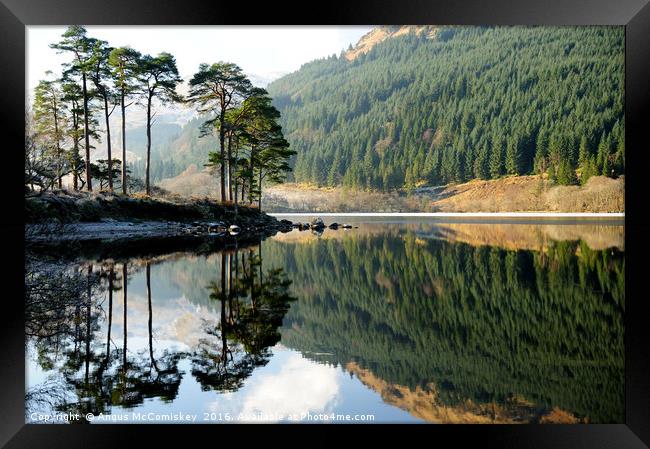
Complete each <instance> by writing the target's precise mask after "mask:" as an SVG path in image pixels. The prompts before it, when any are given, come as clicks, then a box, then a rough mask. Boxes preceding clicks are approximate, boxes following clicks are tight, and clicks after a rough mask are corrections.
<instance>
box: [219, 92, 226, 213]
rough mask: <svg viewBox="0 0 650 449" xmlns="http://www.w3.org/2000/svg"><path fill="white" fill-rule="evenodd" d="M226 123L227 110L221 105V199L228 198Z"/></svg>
mask: <svg viewBox="0 0 650 449" xmlns="http://www.w3.org/2000/svg"><path fill="white" fill-rule="evenodd" d="M225 124H226V111H225V110H224V106H223V105H222V106H221V111H220V115H219V125H220V127H219V147H220V148H219V151H220V154H221V168H220V172H221V201H225V200H226V148H225V142H226V130H225V129H224V126H225Z"/></svg>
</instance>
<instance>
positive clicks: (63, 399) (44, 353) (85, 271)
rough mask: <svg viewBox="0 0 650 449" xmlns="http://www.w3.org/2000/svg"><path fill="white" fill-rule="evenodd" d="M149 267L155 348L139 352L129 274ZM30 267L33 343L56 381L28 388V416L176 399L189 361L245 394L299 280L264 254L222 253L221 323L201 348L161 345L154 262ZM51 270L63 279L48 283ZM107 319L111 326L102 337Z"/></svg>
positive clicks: (203, 375) (210, 385) (215, 292)
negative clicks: (132, 344) (117, 333)
mask: <svg viewBox="0 0 650 449" xmlns="http://www.w3.org/2000/svg"><path fill="white" fill-rule="evenodd" d="M260 251H261V247H260ZM142 269H144V272H145V274H144V277H145V283H146V302H147V314H148V317H147V330H148V338H147V348H146V349H143V350H136V351H133V350H131V349H130V348H129V341H130V339H129V335H130V333H129V311H130V310H131V309H130V303H129V288H128V286H129V278H130V277H132V276H134V275H136V274H137V273H138V272H139V271H141V270H142ZM27 272H28V273H31V274H30V275H29V276H26V280H28V279H31V280H32V281H31V282H30V283H28V286H33V288H32V289H31V290H29V291H28V292H27V294H26V301H27V310H28V319H27V334H28V336H29V342H28V343H29V344H31V345H33V347H34V348H35V350H36V353H37V354H38V357H37V362H38V364H39V366H40V368H41V369H42V370H44V371H47V372H49V373H50V376H49V377H48V381H47V382H44V383H42V384H40V385H38V386H37V387H36V388H32V389H30V390H29V391H28V392H27V397H26V402H27V407H26V409H27V410H26V412H27V415H28V416H30V415H31V413H32V412H33V411H36V410H43V409H45V410H47V411H48V412H53V411H60V412H66V413H78V414H81V415H82V416H84V415H85V414H87V413H93V414H94V415H95V416H97V415H99V414H100V413H103V414H106V413H110V412H111V409H112V408H113V407H123V408H126V409H131V408H133V407H136V406H139V405H141V404H143V403H144V402H145V400H146V399H149V398H158V399H160V400H162V401H164V402H173V401H174V399H175V398H176V397H177V395H178V391H179V386H180V384H181V380H182V378H183V375H184V372H183V371H181V370H179V361H181V360H182V359H189V360H191V363H192V369H191V374H192V376H194V377H195V378H196V379H197V380H198V381H199V382H200V384H201V385H202V386H203V387H204V388H205V389H212V390H217V391H234V390H237V389H238V388H239V387H241V385H242V383H243V381H244V380H245V379H246V378H247V377H249V376H250V375H251V373H252V372H253V370H254V369H255V368H256V367H258V366H263V365H264V364H266V361H267V359H268V358H269V357H270V351H269V348H270V347H271V346H273V345H275V344H276V343H277V342H278V341H279V339H280V334H279V332H278V330H277V328H278V327H279V326H280V325H281V324H282V318H283V317H284V315H285V314H286V312H287V310H288V309H289V304H290V302H291V301H293V300H294V299H295V298H293V297H291V296H290V295H289V294H288V288H289V286H290V284H291V282H290V281H289V280H288V279H287V278H286V276H285V275H284V273H283V270H282V269H270V270H265V269H264V267H263V263H262V258H261V257H260V255H259V253H258V254H255V252H254V251H253V250H248V251H246V252H244V253H242V254H241V263H240V262H239V253H234V257H233V253H222V254H221V267H220V269H219V267H215V270H214V273H215V275H214V277H213V279H212V280H210V281H209V282H206V284H207V288H208V289H209V291H210V292H211V293H210V295H209V300H210V301H212V302H215V303H218V304H220V314H219V318H218V321H217V322H216V323H215V322H213V321H210V320H209V319H204V321H203V323H202V324H203V325H202V329H201V331H202V333H203V335H204V336H203V338H201V339H200V340H199V342H198V344H197V345H196V347H193V348H189V349H188V350H178V349H170V348H162V349H161V350H158V351H157V350H156V349H155V342H154V340H155V338H154V332H153V329H154V306H153V300H152V290H153V288H152V275H151V261H150V260H144V261H141V260H138V261H135V262H129V261H124V262H121V263H117V262H114V261H108V262H103V263H99V264H98V263H85V264H81V265H80V266H75V267H66V266H60V265H57V264H54V263H53V264H49V265H47V264H42V265H41V266H39V267H34V266H32V265H30V264H28V266H27ZM50 276H52V277H53V279H55V281H56V284H55V283H54V282H52V283H48V282H47V281H46V279H47V278H48V277H50ZM154 283H155V279H154ZM39 284H40V287H37V286H38V285H39ZM51 285H53V286H51ZM115 292H121V302H122V317H121V323H120V324H121V328H122V334H121V345H120V346H118V345H116V344H115V341H114V340H113V339H112V336H113V327H114V304H113V297H114V293H115ZM106 301H107V302H108V305H107V310H104V306H105V302H106ZM69 312H72V313H69ZM132 313H133V312H132ZM100 322H101V324H104V323H105V325H106V330H105V336H106V337H105V340H102V341H101V342H100V338H99V330H100ZM54 372H58V374H60V376H58V377H57V376H55V375H53V374H54ZM57 379H58V381H57Z"/></svg>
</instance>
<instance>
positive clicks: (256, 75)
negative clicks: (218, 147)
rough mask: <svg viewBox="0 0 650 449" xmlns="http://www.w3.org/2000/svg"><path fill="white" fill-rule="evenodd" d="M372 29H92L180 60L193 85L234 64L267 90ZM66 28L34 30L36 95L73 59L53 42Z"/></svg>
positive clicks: (30, 55)
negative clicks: (203, 69) (198, 76)
mask: <svg viewBox="0 0 650 449" xmlns="http://www.w3.org/2000/svg"><path fill="white" fill-rule="evenodd" d="M372 28H373V27H371V26H309V27H306V26H87V27H86V29H87V30H88V35H89V36H91V37H96V38H99V39H104V40H106V41H108V43H109V45H111V46H113V47H120V46H131V47H132V48H134V49H136V50H138V51H140V52H141V53H148V54H151V55H156V54H158V53H160V52H162V51H166V52H169V53H171V54H172V55H174V56H175V57H176V63H177V66H178V69H179V72H180V75H181V77H182V78H183V79H184V81H186V82H187V81H188V80H189V79H190V78H191V77H192V75H193V74H194V73H195V72H196V71H197V69H198V67H199V64H200V63H202V62H205V63H213V62H218V61H228V62H234V63H235V64H237V65H239V66H240V67H241V68H242V69H243V70H244V72H245V73H246V74H247V75H248V76H249V78H250V79H251V81H252V82H253V83H254V84H256V85H258V86H260V87H265V86H266V84H268V83H269V82H270V81H273V80H275V79H277V78H279V77H281V76H282V75H285V74H287V73H290V72H293V71H296V70H298V69H299V68H300V66H301V65H302V64H304V63H306V62H309V61H312V60H314V59H317V58H322V57H326V56H330V55H332V54H334V53H335V54H337V55H338V54H339V53H340V52H341V50H344V49H347V47H348V45H349V44H353V45H354V44H355V43H356V42H357V41H358V40H359V38H360V37H361V36H363V35H364V34H365V33H367V32H368V31H370V29H372ZM65 29H66V27H65V26H29V27H27V30H26V34H27V35H26V38H27V55H26V58H25V59H26V61H27V70H26V73H27V80H26V82H27V87H28V90H29V92H31V91H32V90H33V89H34V87H35V86H36V85H37V84H38V81H39V80H40V79H43V78H45V72H46V71H47V70H52V72H54V73H59V72H60V67H61V63H63V62H65V61H67V60H68V59H69V56H68V55H62V54H57V52H56V50H54V49H51V48H49V44H51V43H54V42H58V41H59V40H60V39H61V34H62V33H63V32H64V31H65Z"/></svg>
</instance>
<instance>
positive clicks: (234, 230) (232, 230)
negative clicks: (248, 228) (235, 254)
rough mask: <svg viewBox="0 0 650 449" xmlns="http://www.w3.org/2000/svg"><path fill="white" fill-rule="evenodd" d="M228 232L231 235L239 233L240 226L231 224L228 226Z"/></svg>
mask: <svg viewBox="0 0 650 449" xmlns="http://www.w3.org/2000/svg"><path fill="white" fill-rule="evenodd" d="M228 232H229V233H230V235H237V234H239V232H240V228H239V226H237V225H230V227H229V228H228Z"/></svg>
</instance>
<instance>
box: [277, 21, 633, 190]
mask: <svg viewBox="0 0 650 449" xmlns="http://www.w3.org/2000/svg"><path fill="white" fill-rule="evenodd" d="M384 30H385V31H386V30H387V32H389V33H392V35H391V36H390V38H386V39H383V40H381V41H379V42H376V43H374V44H373V45H368V42H367V41H368V39H366V42H364V40H363V39H362V41H360V44H359V45H358V46H357V47H356V48H350V49H348V52H347V53H342V54H341V56H340V57H337V56H335V55H333V56H331V57H329V58H326V59H321V60H316V61H313V62H310V63H307V64H304V65H303V66H302V67H301V69H300V70H298V71H297V72H295V73H292V74H289V75H287V76H285V77H283V78H281V79H279V80H277V81H275V82H273V83H271V84H270V85H269V86H268V91H269V93H270V94H271V96H272V97H273V98H274V104H275V106H276V107H277V108H278V109H279V110H280V112H281V114H282V115H281V124H282V126H283V129H284V131H285V135H287V139H288V140H289V142H290V144H291V147H292V148H293V149H294V150H296V151H297V155H296V156H295V157H294V158H293V160H292V164H293V165H294V173H293V180H295V181H297V182H313V183H316V184H318V185H330V186H332V185H345V186H349V187H355V188H369V189H380V190H389V189H394V188H407V189H410V188H414V187H417V186H421V185H441V184H446V183H450V182H463V181H467V180H470V179H473V178H481V179H491V178H498V177H500V176H503V175H507V174H519V175H523V174H532V173H548V175H549V177H550V178H551V180H552V181H555V182H557V183H559V184H576V183H579V182H580V183H584V182H586V180H587V179H588V178H589V177H590V176H593V175H607V176H618V175H620V174H623V173H624V170H625V162H624V153H625V144H624V122H623V121H624V107H623V105H624V30H623V28H622V27H552V28H551V27H425V28H424V29H423V28H422V27H421V28H418V29H415V28H413V29H410V30H407V29H404V28H402V29H401V30H400V29H396V28H394V27H393V28H388V27H387V28H384ZM396 31H397V32H396ZM407 31H411V32H407ZM361 44H363V48H361ZM368 48H370V50H369V51H368ZM360 50H363V51H360Z"/></svg>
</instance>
